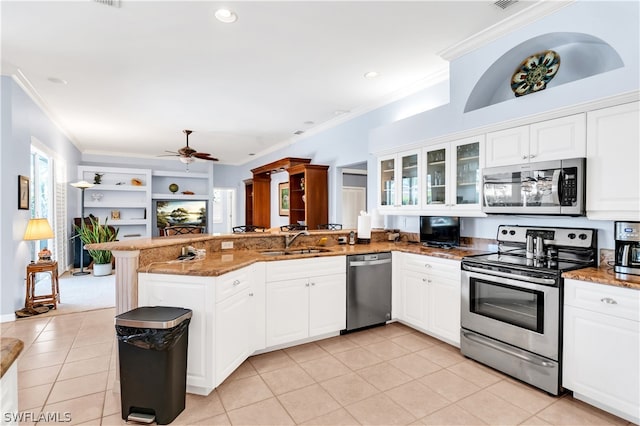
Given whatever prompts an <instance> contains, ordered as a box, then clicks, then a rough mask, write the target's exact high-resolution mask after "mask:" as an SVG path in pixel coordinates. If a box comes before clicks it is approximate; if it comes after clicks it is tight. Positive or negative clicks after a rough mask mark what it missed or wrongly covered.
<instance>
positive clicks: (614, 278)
mask: <svg viewBox="0 0 640 426" xmlns="http://www.w3.org/2000/svg"><path fill="white" fill-rule="evenodd" d="M562 277H563V278H568V279H572V280H580V281H588V282H592V283H597V284H606V285H613V286H617V287H627V288H633V289H636V290H640V276H637V275H627V274H616V273H615V272H613V267H611V266H609V265H600V267H598V268H584V269H577V270H575V271H568V272H565V273H563V274H562Z"/></svg>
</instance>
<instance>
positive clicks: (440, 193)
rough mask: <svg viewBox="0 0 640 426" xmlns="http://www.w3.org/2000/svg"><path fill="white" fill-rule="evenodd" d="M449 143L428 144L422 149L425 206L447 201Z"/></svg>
mask: <svg viewBox="0 0 640 426" xmlns="http://www.w3.org/2000/svg"><path fill="white" fill-rule="evenodd" d="M448 147H449V144H448V143H447V144H443V145H434V146H429V147H426V148H425V149H424V151H423V152H424V158H425V172H424V180H423V184H424V200H425V204H426V205H427V206H436V205H439V206H444V205H445V204H446V202H447V188H448V185H449V184H448V181H449V167H448V166H447V163H448V161H447V160H448V157H449V151H448Z"/></svg>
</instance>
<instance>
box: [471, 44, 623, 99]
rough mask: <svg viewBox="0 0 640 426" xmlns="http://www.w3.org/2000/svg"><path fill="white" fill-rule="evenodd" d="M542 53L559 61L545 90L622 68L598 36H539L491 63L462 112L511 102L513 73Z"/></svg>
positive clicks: (612, 50) (616, 55) (512, 96)
mask: <svg viewBox="0 0 640 426" xmlns="http://www.w3.org/2000/svg"><path fill="white" fill-rule="evenodd" d="M544 50H554V51H555V52H557V53H558V54H559V55H560V58H561V62H560V69H559V70H558V73H557V74H556V75H555V77H554V78H553V79H552V80H551V81H550V82H549V83H548V84H547V88H546V89H545V90H550V89H552V88H553V87H555V86H560V85H562V84H565V83H570V82H572V81H576V80H580V79H583V78H586V77H590V76H593V75H596V74H601V73H604V72H607V71H611V70H614V69H616V68H621V67H623V66H624V63H623V62H622V58H621V57H620V55H619V54H618V52H616V50H615V49H614V48H613V47H611V46H610V45H609V44H608V43H606V42H605V41H603V40H602V39H600V38H598V37H594V36H592V35H589V34H584V33H570V32H557V33H548V34H543V35H541V36H538V37H534V38H532V39H529V40H527V41H525V42H523V43H520V44H519V45H518V46H516V47H514V48H512V49H511V50H509V51H508V52H507V53H505V54H504V55H502V56H501V57H500V58H499V59H498V60H497V61H495V62H494V63H493V64H492V65H491V66H490V67H489V68H488V69H487V71H485V73H484V74H483V75H482V77H481V78H480V80H478V82H477V83H476V85H475V87H474V88H473V90H472V91H471V94H470V95H469V98H468V99H467V104H466V105H465V108H464V112H470V111H474V110H477V109H480V108H484V107H487V106H490V105H494V104H497V103H500V102H504V101H507V100H511V99H513V98H514V97H515V95H514V93H513V91H512V90H511V85H510V82H511V76H512V75H513V73H514V71H515V70H516V69H517V68H518V66H519V64H520V63H521V62H522V61H523V60H524V59H526V58H527V57H529V56H531V55H533V54H536V53H538V52H542V51H544ZM538 93H544V90H542V91H540V92H538ZM526 96H535V94H530V95H526Z"/></svg>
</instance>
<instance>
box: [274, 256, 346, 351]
mask: <svg viewBox="0 0 640 426" xmlns="http://www.w3.org/2000/svg"><path fill="white" fill-rule="evenodd" d="M284 277H287V278H290V279H283V278H284ZM265 292H266V346H267V347H271V346H278V345H284V344H288V343H292V342H296V341H299V340H303V339H306V338H309V337H315V336H321V335H324V334H329V333H335V332H338V331H340V330H342V329H344V328H345V327H346V261H345V257H344V256H340V257H325V258H314V259H296V260H284V261H276V262H268V263H267V264H266V290H265Z"/></svg>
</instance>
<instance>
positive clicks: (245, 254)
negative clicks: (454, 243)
mask: <svg viewBox="0 0 640 426" xmlns="http://www.w3.org/2000/svg"><path fill="white" fill-rule="evenodd" d="M300 248H301V247H297V246H294V247H292V248H291V249H290V250H296V249H300ZM304 248H307V247H304ZM316 248H319V249H323V250H326V251H323V252H321V253H308V254H293V255H275V256H274V255H271V256H265V255H263V254H260V251H259V250H221V251H216V252H212V253H207V255H206V257H205V258H204V259H202V260H189V261H175V260H173V261H166V262H154V263H151V264H149V265H147V266H144V267H141V268H140V269H138V272H150V273H156V274H177V275H195V276H219V275H223V274H226V273H227V272H231V271H233V270H236V269H239V268H242V267H244V266H248V265H251V264H252V263H255V262H264V261H273V260H293V259H306V258H313V257H326V256H343V255H351V254H363V253H379V252H386V251H392V250H393V251H402V252H405V253H415V254H423V255H427V256H433V257H439V258H442V259H451V260H461V259H462V258H463V257H465V256H470V255H474V254H482V253H486V251H480V250H476V249H473V248H464V247H458V248H451V249H440V248H431V247H424V246H422V245H420V244H416V243H394V242H378V243H370V244H356V245H334V246H327V247H316Z"/></svg>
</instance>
